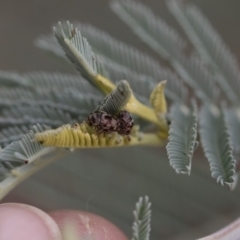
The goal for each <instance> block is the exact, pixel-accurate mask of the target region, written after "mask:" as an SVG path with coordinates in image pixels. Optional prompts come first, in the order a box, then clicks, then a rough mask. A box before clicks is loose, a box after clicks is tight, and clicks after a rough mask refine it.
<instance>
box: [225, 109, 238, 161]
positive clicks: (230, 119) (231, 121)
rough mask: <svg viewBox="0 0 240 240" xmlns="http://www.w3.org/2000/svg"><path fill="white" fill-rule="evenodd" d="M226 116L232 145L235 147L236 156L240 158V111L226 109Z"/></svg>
mask: <svg viewBox="0 0 240 240" xmlns="http://www.w3.org/2000/svg"><path fill="white" fill-rule="evenodd" d="M224 115H225V118H226V121H227V127H228V129H229V133H230V137H231V145H232V146H233V153H234V156H236V157H238V158H239V157H240V109H239V108H233V109H224Z"/></svg>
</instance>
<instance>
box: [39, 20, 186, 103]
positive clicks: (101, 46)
mask: <svg viewBox="0 0 240 240" xmlns="http://www.w3.org/2000/svg"><path fill="white" fill-rule="evenodd" d="M76 26H77V27H78V28H79V29H80V30H81V32H82V34H83V36H85V37H86V38H87V39H88V41H89V42H90V44H91V45H92V47H93V49H94V51H96V52H97V54H98V55H99V56H100V57H101V61H102V62H103V63H104V66H105V67H106V69H107V72H108V74H109V77H110V79H111V80H112V81H114V82H118V81H119V80H120V79H127V80H128V82H129V83H130V85H131V88H132V90H133V92H134V93H136V94H137V97H138V99H139V100H141V101H142V102H144V103H146V99H148V97H149V94H150V93H151V91H152V90H153V88H154V87H155V85H156V84H157V83H158V82H159V81H160V80H163V79H168V84H167V87H166V96H167V98H169V99H170V100H172V101H183V102H184V101H185V100H186V99H187V97H188V93H187V88H186V87H185V86H184V85H183V83H182V81H181V80H180V79H179V77H178V76H177V75H176V74H175V73H174V72H172V71H171V70H169V69H167V68H163V67H162V66H160V65H159V64H158V62H157V61H156V60H154V59H153V58H152V57H151V56H149V55H147V54H145V53H142V52H140V51H138V50H137V49H135V48H133V47H132V46H129V45H127V44H125V43H123V42H121V41H119V40H117V39H115V38H113V37H111V36H110V35H109V34H107V33H105V32H103V31H100V30H99V29H96V28H94V27H92V26H90V25H85V24H81V23H76ZM39 41H41V42H45V43H44V45H43V46H42V48H43V49H44V50H47V51H52V52H53V53H54V54H56V55H58V56H60V57H63V56H64V54H63V53H62V54H61V55H59V54H58V53H56V52H55V48H57V47H58V44H57V42H56V41H55V39H52V37H49V36H45V37H41V38H39ZM54 44H55V45H57V46H55V48H52V45H54ZM44 46H46V47H44ZM142 96H145V98H144V97H142Z"/></svg>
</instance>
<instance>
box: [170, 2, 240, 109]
mask: <svg viewBox="0 0 240 240" xmlns="http://www.w3.org/2000/svg"><path fill="white" fill-rule="evenodd" d="M167 2H168V6H169V8H170V10H171V11H172V13H173V14H174V16H175V17H176V18H177V20H178V22H179V23H180V24H181V26H182V27H183V29H184V30H185V32H186V34H187V35H188V37H189V38H190V40H191V41H192V43H193V44H194V46H195V47H196V49H197V50H198V52H199V54H200V55H201V57H202V58H203V60H204V62H207V63H208V64H209V65H210V66H212V67H213V68H214V69H215V74H216V79H217V81H218V83H219V84H220V86H221V88H222V90H223V92H224V93H225V94H226V96H227V97H228V99H229V100H230V101H231V102H232V103H233V104H238V105H239V102H240V96H239V92H240V71H239V67H238V63H237V60H236V58H235V56H234V55H233V54H232V53H231V51H230V49H229V48H228V47H227V46H226V44H225V43H224V42H223V40H222V38H221V37H220V35H219V34H218V33H217V32H216V30H215V29H214V28H213V27H212V25H211V23H210V22H209V21H208V20H207V19H206V17H205V16H204V15H203V14H202V13H201V12H200V10H199V9H198V8H197V7H196V6H194V5H192V4H189V5H187V4H182V3H181V2H180V1H176V0H171V1H167Z"/></svg>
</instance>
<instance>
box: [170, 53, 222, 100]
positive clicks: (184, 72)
mask: <svg viewBox="0 0 240 240" xmlns="http://www.w3.org/2000/svg"><path fill="white" fill-rule="evenodd" d="M172 65H173V67H174V68H175V70H176V71H177V72H178V74H179V75H180V76H181V77H182V79H183V80H184V81H185V82H186V83H187V84H188V85H189V86H191V87H192V88H193V89H194V91H195V92H196V95H197V96H198V98H199V99H200V100H201V101H202V102H204V103H217V100H218V97H219V92H220V91H219V89H218V87H217V85H216V83H215V80H214V79H213V77H212V75H211V74H210V72H209V71H208V69H207V68H206V67H205V66H204V65H203V64H202V62H201V61H200V59H199V58H198V57H197V56H196V55H194V54H193V55H191V56H190V57H189V58H186V57H185V56H184V55H178V56H176V59H175V61H173V62H172Z"/></svg>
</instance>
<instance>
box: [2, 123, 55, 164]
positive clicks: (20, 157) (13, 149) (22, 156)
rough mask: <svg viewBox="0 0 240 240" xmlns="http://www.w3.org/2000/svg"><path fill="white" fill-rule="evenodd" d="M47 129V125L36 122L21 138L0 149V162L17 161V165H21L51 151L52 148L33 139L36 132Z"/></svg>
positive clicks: (12, 162)
mask: <svg viewBox="0 0 240 240" xmlns="http://www.w3.org/2000/svg"><path fill="white" fill-rule="evenodd" d="M47 129H49V127H47V126H44V125H39V124H37V125H35V126H33V129H32V130H30V132H29V133H27V134H25V135H24V136H23V137H22V138H21V140H19V141H16V142H12V143H11V144H10V145H8V146H7V147H6V148H4V149H3V150H2V151H1V153H0V162H1V163H3V164H5V163H6V162H10V163H11V164H14V163H17V165H22V164H25V163H31V162H32V161H34V160H36V159H37V158H39V157H40V156H42V155H45V154H47V153H49V152H51V151H52V150H53V148H46V147H43V146H42V145H41V144H40V143H38V142H36V141H33V139H34V135H35V134H36V133H39V132H43V131H45V130H47ZM8 166H9V165H8Z"/></svg>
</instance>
